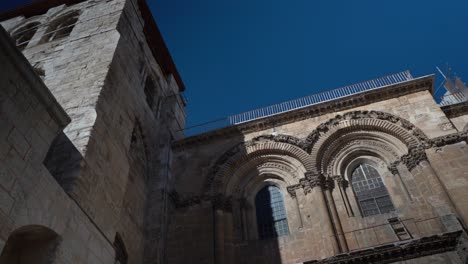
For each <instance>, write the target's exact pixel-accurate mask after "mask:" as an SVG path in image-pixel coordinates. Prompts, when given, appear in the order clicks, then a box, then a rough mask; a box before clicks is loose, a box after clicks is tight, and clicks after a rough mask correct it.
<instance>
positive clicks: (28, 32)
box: [11, 22, 40, 50]
mask: <svg viewBox="0 0 468 264" xmlns="http://www.w3.org/2000/svg"><path fill="white" fill-rule="evenodd" d="M39 24H40V23H38V22H35V23H29V24H27V25H26V26H24V27H21V28H20V29H17V30H15V32H13V33H12V34H11V37H12V38H13V39H14V40H15V44H16V46H17V47H18V49H20V50H24V49H25V48H26V47H27V46H28V44H29V41H31V39H32V38H33V36H34V34H35V33H36V31H37V28H38V27H39Z"/></svg>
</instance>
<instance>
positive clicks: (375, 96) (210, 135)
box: [173, 75, 434, 150]
mask: <svg viewBox="0 0 468 264" xmlns="http://www.w3.org/2000/svg"><path fill="white" fill-rule="evenodd" d="M433 83H434V75H428V76H424V77H420V78H416V79H413V80H411V81H407V82H404V83H398V84H394V85H389V86H386V87H382V88H379V89H375V90H371V91H367V92H362V93H357V94H354V95H350V96H347V97H344V98H340V99H336V100H332V101H328V102H323V103H320V104H315V105H311V106H308V107H304V108H301V109H296V110H292V111H289V112H285V113H281V114H277V115H274V116H268V117H264V118H260V119H256V120H252V121H249V122H246V123H242V124H239V125H233V126H229V127H224V128H220V129H216V130H213V131H209V132H206V133H203V134H200V135H195V136H191V137H188V138H185V139H182V140H179V141H176V142H175V143H174V144H173V148H174V150H179V149H184V148H186V147H190V146H193V145H197V144H200V143H206V142H207V141H211V140H215V139H217V138H221V137H229V136H232V135H236V134H245V133H250V132H256V131H260V130H265V129H269V128H272V127H275V126H279V125H284V124H289V123H293V122H297V121H301V120H305V119H308V118H312V117H317V116H322V115H325V114H328V113H334V112H339V111H344V110H348V109H352V108H356V107H359V106H363V105H367V104H370V103H375V102H379V101H383V100H387V99H391V98H395V97H398V96H403V95H408V94H411V93H416V92H420V91H425V90H429V91H431V92H432V90H433Z"/></svg>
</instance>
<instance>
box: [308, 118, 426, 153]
mask: <svg viewBox="0 0 468 264" xmlns="http://www.w3.org/2000/svg"><path fill="white" fill-rule="evenodd" d="M355 119H378V120H384V121H388V122H391V123H393V124H395V125H397V126H399V127H402V128H404V129H405V130H407V131H408V132H409V133H410V134H411V135H413V136H414V137H415V138H417V139H418V140H419V141H420V142H428V141H429V139H428V137H427V136H426V135H425V134H424V133H423V132H422V131H421V130H420V129H419V128H417V127H416V126H414V125H413V124H411V123H410V122H409V121H407V120H405V119H403V118H400V117H398V116H395V115H392V114H389V113H386V112H380V111H353V112H348V113H345V114H343V115H337V116H336V117H335V118H332V119H330V120H328V121H327V122H325V123H322V124H320V125H319V126H318V127H317V128H316V129H315V130H314V131H312V133H310V134H309V135H308V136H307V138H306V139H305V144H306V149H307V152H309V153H310V152H311V150H312V148H313V147H314V145H315V143H317V141H318V140H319V138H320V137H321V136H323V135H324V134H326V133H327V132H328V131H330V130H332V127H335V126H338V125H339V124H340V123H342V122H346V121H349V120H355Z"/></svg>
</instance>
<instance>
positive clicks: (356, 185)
mask: <svg viewBox="0 0 468 264" xmlns="http://www.w3.org/2000/svg"><path fill="white" fill-rule="evenodd" d="M351 184H352V186H353V190H354V193H355V194H356V198H357V201H358V204H359V207H360V208H361V212H362V215H363V216H370V215H377V214H384V213H388V212H390V211H393V210H395V208H394V207H393V203H392V200H391V199H390V195H389V194H388V191H387V188H386V187H385V185H384V183H383V181H382V178H381V177H380V174H379V172H378V171H377V170H376V169H375V168H374V167H372V166H371V165H369V164H365V163H363V164H361V165H359V166H358V167H357V168H356V169H354V171H353V173H352V176H351Z"/></svg>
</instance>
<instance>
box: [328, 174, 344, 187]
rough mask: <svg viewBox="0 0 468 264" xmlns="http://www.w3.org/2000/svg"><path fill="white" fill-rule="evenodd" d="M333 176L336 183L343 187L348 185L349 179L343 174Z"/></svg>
mask: <svg viewBox="0 0 468 264" xmlns="http://www.w3.org/2000/svg"><path fill="white" fill-rule="evenodd" d="M331 178H332V179H333V180H334V181H335V182H336V185H338V186H340V187H342V188H346V187H348V181H347V180H346V179H345V178H343V176H341V175H334V176H331Z"/></svg>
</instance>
